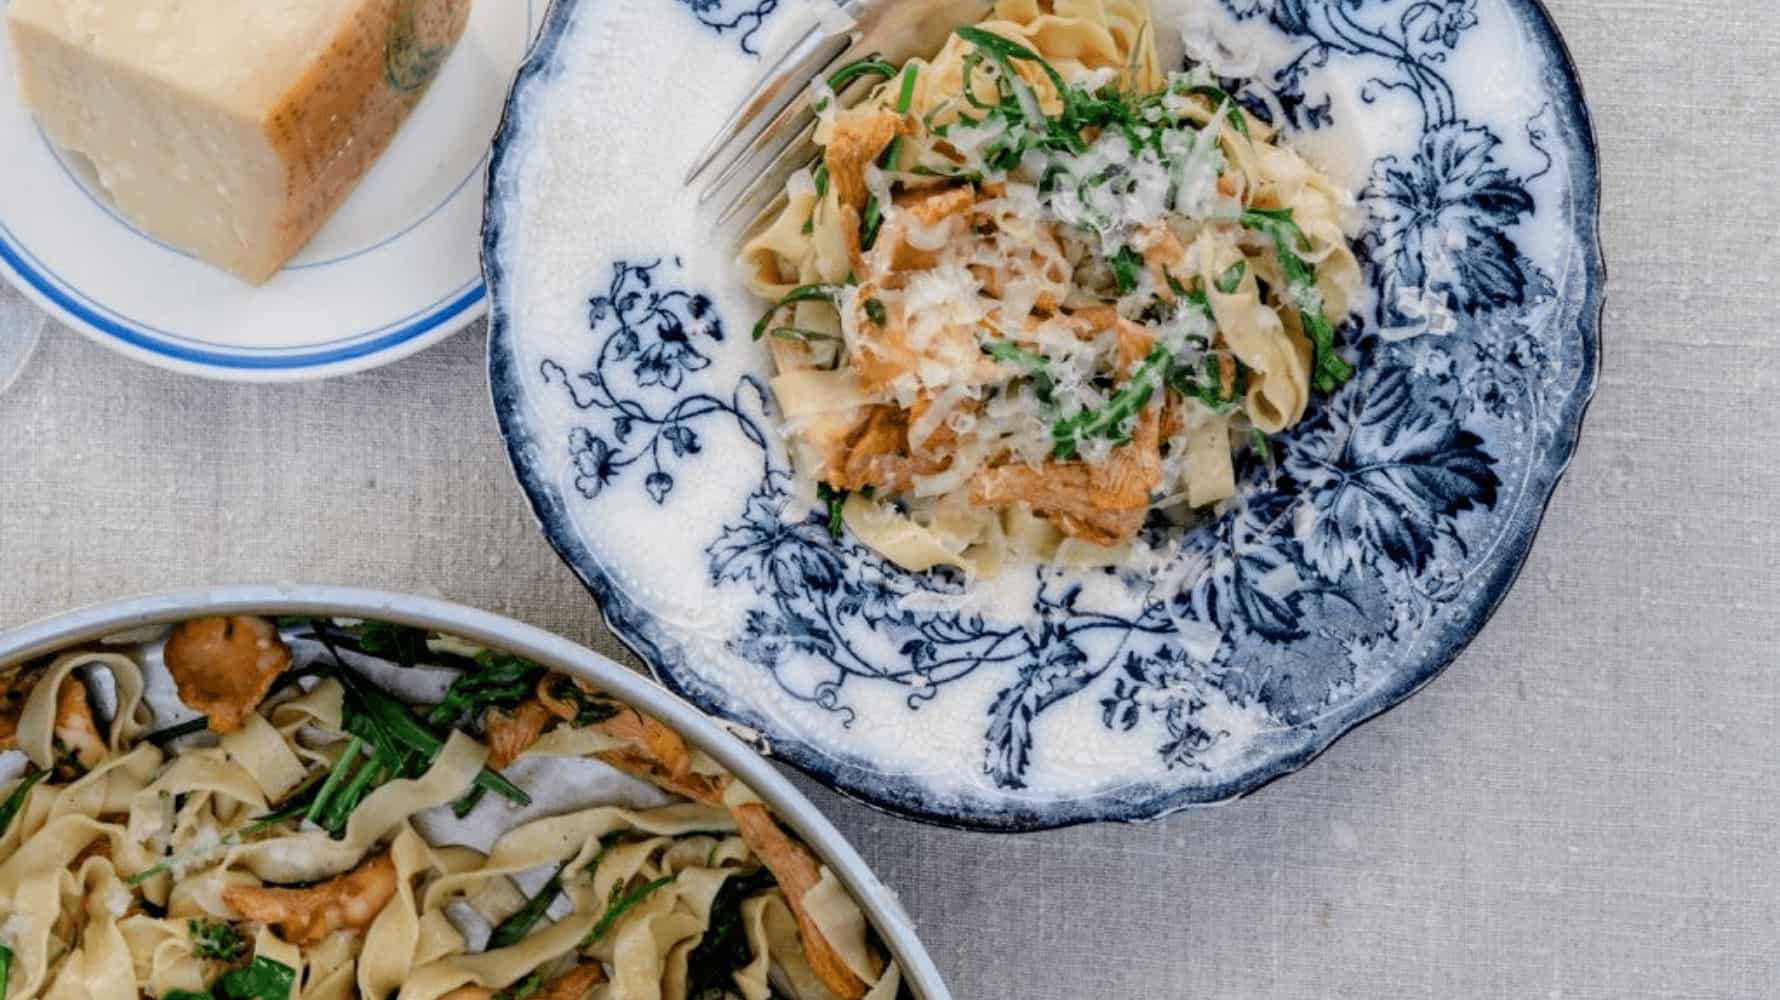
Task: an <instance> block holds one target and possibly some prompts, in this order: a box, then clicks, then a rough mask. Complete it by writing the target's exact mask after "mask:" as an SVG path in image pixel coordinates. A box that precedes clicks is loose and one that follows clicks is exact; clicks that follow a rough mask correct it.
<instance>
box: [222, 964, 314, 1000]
mask: <svg viewBox="0 0 1780 1000" xmlns="http://www.w3.org/2000/svg"><path fill="white" fill-rule="evenodd" d="M296 980H297V974H296V971H295V970H293V969H292V968H291V967H290V966H288V965H285V964H284V963H283V962H279V961H275V960H273V959H270V958H267V957H266V956H264V955H257V956H255V957H254V960H253V961H252V962H251V963H249V964H248V966H247V967H246V968H245V969H234V970H231V971H229V972H225V973H223V977H222V978H221V979H218V980H217V981H216V985H215V986H212V987H211V988H210V995H211V996H212V997H214V998H216V1000H289V997H290V994H291V987H292V986H294V985H296Z"/></svg>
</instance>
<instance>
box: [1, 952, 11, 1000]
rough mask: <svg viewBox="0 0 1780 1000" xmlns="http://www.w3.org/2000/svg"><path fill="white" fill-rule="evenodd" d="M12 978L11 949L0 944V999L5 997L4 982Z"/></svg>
mask: <svg viewBox="0 0 1780 1000" xmlns="http://www.w3.org/2000/svg"><path fill="white" fill-rule="evenodd" d="M11 976H12V949H11V948H8V947H7V946H5V945H3V944H0V997H4V996H6V981H7V980H8V979H9V978H11Z"/></svg>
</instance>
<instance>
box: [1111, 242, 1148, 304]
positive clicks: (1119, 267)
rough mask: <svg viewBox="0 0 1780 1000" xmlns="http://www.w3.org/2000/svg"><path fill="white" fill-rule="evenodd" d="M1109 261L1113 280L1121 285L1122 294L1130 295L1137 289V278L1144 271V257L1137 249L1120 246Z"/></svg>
mask: <svg viewBox="0 0 1780 1000" xmlns="http://www.w3.org/2000/svg"><path fill="white" fill-rule="evenodd" d="M1107 263H1108V264H1109V265H1111V266H1112V273H1113V281H1114V282H1115V283H1116V284H1117V285H1118V286H1119V294H1120V295H1130V294H1131V293H1132V292H1134V291H1136V290H1137V278H1138V276H1139V275H1141V274H1142V273H1143V257H1142V256H1141V255H1139V254H1138V252H1137V251H1135V250H1133V249H1131V248H1130V247H1120V248H1119V252H1118V253H1116V254H1114V255H1113V256H1112V259H1111V260H1108V261H1107Z"/></svg>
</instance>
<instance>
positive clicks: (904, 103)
mask: <svg viewBox="0 0 1780 1000" xmlns="http://www.w3.org/2000/svg"><path fill="white" fill-rule="evenodd" d="M919 72H920V69H919V67H917V66H916V65H915V64H914V63H909V64H908V66H907V67H906V68H904V69H903V71H902V91H901V93H899V94H897V96H896V113H897V114H899V115H906V114H908V113H909V105H910V104H912V103H914V100H915V77H916V76H917V75H918V74H919ZM901 151H902V136H901V135H895V136H892V137H891V138H890V142H889V144H888V145H886V146H885V147H884V152H883V153H882V154H881V155H879V157H878V166H880V167H883V168H884V169H886V170H895V169H896V156H897V154H898V153H900V152H901ZM872 235H873V236H874V237H875V236H876V235H877V234H876V233H873V234H872Z"/></svg>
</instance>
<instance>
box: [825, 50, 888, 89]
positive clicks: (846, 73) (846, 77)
mask: <svg viewBox="0 0 1780 1000" xmlns="http://www.w3.org/2000/svg"><path fill="white" fill-rule="evenodd" d="M895 75H896V66H895V65H893V64H892V63H890V62H888V61H887V60H885V59H883V58H880V57H878V56H875V55H872V56H866V57H865V58H864V59H855V60H853V61H852V62H850V63H848V64H846V65H845V66H842V67H841V68H840V69H837V70H835V71H834V72H833V73H831V74H829V77H828V89H829V90H832V91H834V92H835V93H837V94H838V93H840V92H841V91H842V90H845V89H846V88H847V85H848V84H850V83H852V82H853V81H854V80H857V79H859V78H860V77H862V76H881V77H884V78H885V79H888V78H890V77H893V76H895Z"/></svg>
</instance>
